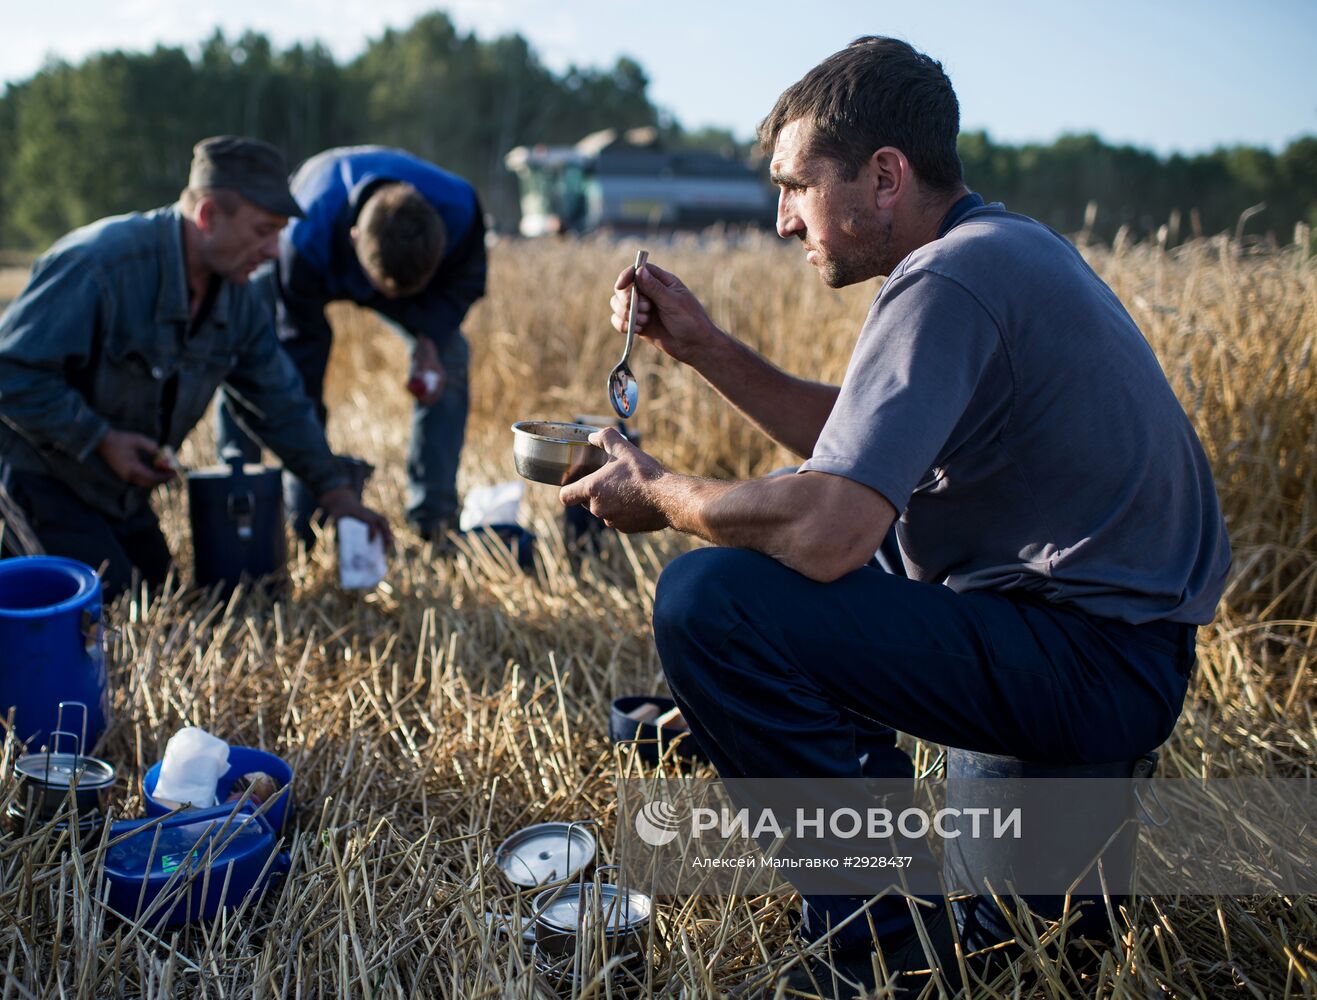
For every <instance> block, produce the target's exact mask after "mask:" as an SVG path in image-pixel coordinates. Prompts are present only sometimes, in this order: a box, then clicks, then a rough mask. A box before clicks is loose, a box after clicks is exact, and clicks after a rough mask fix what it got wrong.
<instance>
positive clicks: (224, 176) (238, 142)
mask: <svg viewBox="0 0 1317 1000" xmlns="http://www.w3.org/2000/svg"><path fill="white" fill-rule="evenodd" d="M188 187H190V188H227V189H228V190H231V191H236V192H238V194H240V195H242V196H243V197H244V198H246V199H247V200H248V201H250V202H251V203H252V204H253V205H255V206H257V207H258V208H263V209H265V210H266V211H267V212H273V213H274V214H275V215H282V216H286V217H290V218H291V217H293V216H300V215H301V214H302V208H301V206H300V205H298V204H297V199H295V198H294V197H293V195H292V192H290V191H289V190H288V164H287V163H286V162H285V161H284V155H283V153H281V152H279V150H278V149H277V148H276V147H274V146H271V145H270V144H269V143H268V142H262V141H261V140H260V139H248V138H246V137H244V136H240V135H217V136H212V137H211V138H209V139H202V140H201V141H200V142H199V143H197V144H196V145H195V146H193V147H192V171H191V173H190V174H188Z"/></svg>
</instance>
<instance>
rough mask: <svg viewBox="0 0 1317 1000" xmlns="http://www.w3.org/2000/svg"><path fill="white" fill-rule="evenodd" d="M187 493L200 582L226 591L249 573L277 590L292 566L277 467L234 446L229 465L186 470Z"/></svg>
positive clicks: (203, 585) (193, 548)
mask: <svg viewBox="0 0 1317 1000" xmlns="http://www.w3.org/2000/svg"><path fill="white" fill-rule="evenodd" d="M187 495H188V515H189V518H190V520H191V523H192V552H193V559H194V563H193V566H194V568H193V573H192V576H193V580H194V582H195V583H196V585H197V586H198V587H213V586H216V585H217V584H218V585H220V586H221V592H222V593H223V594H225V595H228V594H231V593H233V590H234V588H235V587H237V585H238V583H239V581H241V580H242V579H243V577H246V578H247V579H249V580H253V581H255V580H264V581H266V584H267V586H269V587H271V589H274V590H278V589H279V588H280V587H281V586H282V583H283V581H284V579H285V577H286V574H287V571H288V547H287V542H286V540H285V536H284V504H283V491H282V487H281V484H280V474H279V470H278V469H271V468H266V467H265V466H263V465H244V464H243V463H242V458H241V455H240V454H238V453H237V452H236V451H234V452H232V453H230V455H229V456H228V464H227V465H221V466H214V467H212V468H208V469H197V470H195V471H193V472H190V473H188V480H187Z"/></svg>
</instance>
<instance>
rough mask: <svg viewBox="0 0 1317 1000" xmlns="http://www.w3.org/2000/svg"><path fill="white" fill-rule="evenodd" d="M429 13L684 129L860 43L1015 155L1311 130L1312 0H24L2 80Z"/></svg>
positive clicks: (748, 125) (764, 98) (756, 105)
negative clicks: (910, 49) (1084, 139)
mask: <svg viewBox="0 0 1317 1000" xmlns="http://www.w3.org/2000/svg"><path fill="white" fill-rule="evenodd" d="M436 6H439V7H442V8H443V9H445V10H447V11H448V12H449V14H450V15H451V16H452V17H453V19H454V20H455V21H456V22H457V24H458V26H459V28H461V29H463V30H467V31H469V30H474V31H475V32H476V33H477V34H478V35H481V36H482V37H492V36H494V35H497V34H502V33H506V32H511V31H518V32H520V33H521V34H522V35H524V36H525V37H526V38H528V39H529V40H530V42H531V43H532V45H533V46H534V47H535V48H536V50H537V51H538V52H539V53H540V56H541V58H542V59H543V60H544V61H545V62H546V63H547V64H548V65H550V66H551V67H553V68H554V69H558V70H561V69H562V68H564V67H565V66H566V65H567V64H568V63H570V62H576V63H578V64H581V65H595V66H602V65H609V64H611V63H612V62H613V60H614V59H616V58H617V56H618V55H621V54H627V55H630V56H632V57H634V58H635V59H637V60H638V61H639V62H640V63H641V64H642V65H643V66H644V67H645V68H646V70H647V71H648V72H649V75H650V79H651V88H650V93H651V97H652V98H653V99H654V101H655V102H656V103H658V104H659V105H661V106H662V107H664V108H667V109H668V110H670V111H671V112H672V113H674V114H675V115H676V117H677V118H678V119H679V120H680V121H681V122H682V123H683V124H684V125H686V126H687V127H691V128H694V127H698V126H701V125H719V126H724V127H729V128H731V129H732V130H733V131H734V132H736V133H737V134H738V135H740V136H743V137H744V136H748V135H750V134H751V132H752V131H753V129H754V125H755V123H756V122H757V121H758V119H759V118H760V117H762V116H763V115H764V113H765V112H766V111H767V110H768V108H769V107H770V106H771V105H772V102H773V99H774V98H775V97H776V96H777V94H778V93H780V92H781V90H782V89H783V88H784V87H786V86H787V85H789V84H790V83H792V82H793V81H794V80H796V79H798V78H799V77H800V76H801V75H802V74H803V73H804V72H805V71H806V70H808V69H809V67H810V66H812V65H814V64H815V63H816V62H818V61H819V60H820V59H822V58H823V57H824V56H826V55H828V54H829V53H830V52H833V51H835V50H836V49H838V48H840V47H842V46H843V45H845V44H846V43H847V42H848V41H850V40H851V39H852V38H853V37H855V36H857V35H861V34H888V35H895V36H898V37H901V38H905V39H906V40H908V41H910V42H911V43H913V44H914V45H915V46H916V47H918V48H921V49H923V50H924V51H926V52H928V53H929V54H930V55H932V56H934V57H935V58H937V59H940V60H941V61H942V63H943V65H944V66H945V67H946V69H947V71H948V72H949V73H950V75H951V79H952V82H953V83H954V84H955V87H956V91H957V93H958V94H959V96H960V102H961V117H962V123H963V127H964V128H966V129H974V128H986V129H987V130H988V131H989V132H990V133H991V134H992V135H993V137H994V138H996V139H998V140H999V141H1005V142H1023V141H1031V140H1037V141H1042V142H1050V141H1051V140H1052V139H1054V138H1055V137H1056V136H1057V135H1059V134H1061V133H1062V132H1065V131H1072V132H1073V131H1093V132H1097V133H1098V134H1099V135H1101V136H1102V137H1103V138H1104V139H1106V140H1107V141H1109V142H1129V143H1132V144H1134V145H1138V146H1142V147H1145V148H1149V149H1153V150H1156V151H1157V152H1159V153H1168V152H1171V151H1181V152H1198V151H1202V150H1206V149H1211V148H1213V147H1215V146H1219V145H1233V144H1237V143H1245V144H1249V145H1262V146H1268V147H1270V148H1273V149H1279V148H1280V147H1282V146H1283V145H1284V144H1285V143H1286V142H1288V141H1289V140H1291V139H1293V138H1295V137H1297V136H1299V135H1305V134H1317V69H1314V64H1315V63H1317V0H1255V2H1254V3H1253V4H1252V5H1244V4H1240V3H1238V2H1224V0H1198V2H1191V0H1162V2H1157V0H1144V2H1133V0H1102V2H1097V0H1053V2H1051V3H1047V2H1042V0H1003V2H996V3H993V2H978V3H972V2H969V0H924V2H923V3H912V2H906V3H904V4H899V5H898V4H891V3H883V2H881V0H868V2H858V0H758V2H749V0H661V2H650V3H635V2H632V3H619V2H616V0H613V2H604V0H553V2H542V0H452V2H450V3H446V4H438V5H436V4H435V3H432V2H425V0H223V2H221V0H186V2H184V0H117V2H115V3H110V4H107V3H105V2H104V0H48V2H45V3H42V4H37V5H25V6H23V7H22V8H21V13H15V10H16V9H20V8H19V5H18V4H17V3H16V2H15V0H5V2H4V7H5V8H8V9H7V10H6V11H5V13H4V15H3V19H2V20H3V27H0V80H4V81H11V80H18V79H23V78H25V77H27V76H30V75H31V74H32V73H33V72H35V71H36V70H37V69H38V68H39V67H40V65H41V62H42V59H43V58H44V57H45V56H46V55H48V54H53V55H57V56H60V57H63V58H68V59H75V60H76V59H78V58H81V57H82V56H84V55H86V54H88V53H89V52H93V51H97V50H99V49H105V48H129V49H140V48H143V47H150V46H151V45H153V44H155V43H156V42H164V43H167V44H189V43H195V42H197V41H198V40H199V39H201V38H202V37H204V36H206V35H208V34H209V33H210V31H211V30H213V28H215V27H216V26H219V27H222V28H223V29H224V30H225V31H226V32H228V33H229V34H236V33H237V32H239V31H241V30H242V29H243V28H253V29H256V30H258V31H261V32H263V33H265V34H267V35H269V36H270V37H271V38H272V39H273V40H274V41H275V42H276V44H279V45H287V44H290V43H291V42H293V41H294V40H310V39H319V40H321V41H323V42H324V43H325V44H326V45H328V46H329V47H330V49H331V50H332V51H333V52H334V53H335V55H336V56H338V57H339V58H340V59H347V58H350V57H352V56H353V55H355V54H356V53H358V52H360V51H361V49H362V48H363V47H364V45H365V44H366V41H367V40H368V39H369V38H372V37H375V36H377V35H379V34H380V33H381V32H382V31H383V30H384V29H385V28H386V27H395V28H397V27H405V26H406V25H408V24H409V23H411V21H412V20H413V19H414V18H415V17H416V16H417V15H418V14H420V13H422V12H424V11H426V10H430V9H434V8H435V7H436Z"/></svg>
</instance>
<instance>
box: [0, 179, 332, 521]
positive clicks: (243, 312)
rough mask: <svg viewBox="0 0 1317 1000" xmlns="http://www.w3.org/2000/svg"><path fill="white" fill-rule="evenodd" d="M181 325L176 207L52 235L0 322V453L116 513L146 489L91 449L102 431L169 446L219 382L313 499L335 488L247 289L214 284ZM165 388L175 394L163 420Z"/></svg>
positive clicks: (307, 412)
mask: <svg viewBox="0 0 1317 1000" xmlns="http://www.w3.org/2000/svg"><path fill="white" fill-rule="evenodd" d="M189 325H190V317H189V309H188V288H187V280H186V276H185V268H184V261H183V234H182V216H181V215H180V213H179V210H178V207H177V206H176V205H175V206H170V207H168V208H162V209H157V210H156V211H153V212H147V213H145V214H133V215H124V216H117V217H115V218H111V219H103V220H102V221H100V222H97V223H93V224H92V225H90V226H86V227H84V228H82V229H78V230H75V231H74V232H72V233H69V234H68V235H67V236H65V237H63V238H62V239H61V240H60V241H59V242H58V243H56V244H55V245H54V246H53V247H51V249H50V250H49V251H48V252H47V253H46V254H45V255H44V256H43V257H41V258H40V259H39V260H38V261H37V262H36V264H35V265H33V268H32V275H31V278H30V280H29V282H28V285H27V287H26V288H25V289H23V291H22V293H21V294H20V295H19V297H18V298H17V299H15V300H14V302H13V303H12V304H11V305H10V307H9V308H8V309H7V310H6V311H5V313H4V315H3V317H0V461H3V462H4V463H6V464H8V465H10V466H12V467H14V468H16V469H22V470H25V471H29V472H39V473H44V474H46V475H49V476H53V477H55V478H57V479H59V480H60V481H62V482H63V483H64V484H65V485H67V486H68V487H69V488H70V489H71V490H72V491H73V492H74V493H75V494H76V495H77V496H78V497H79V498H80V499H81V500H82V501H83V502H85V503H87V504H89V505H90V506H92V507H93V508H95V509H97V510H99V511H102V512H104V513H105V514H107V515H109V516H110V517H115V518H124V517H128V516H130V515H131V514H134V513H136V512H137V511H139V510H141V509H142V508H143V507H144V506H145V505H146V504H147V502H148V496H149V491H148V490H145V489H142V488H141V487H137V486H132V485H130V484H129V483H126V482H124V481H123V480H122V479H120V478H119V477H118V476H117V475H115V474H114V472H113V471H112V470H111V469H110V467H109V466H108V465H106V464H105V462H104V461H102V460H101V458H100V456H99V455H97V454H96V446H97V445H98V444H100V442H101V439H102V438H103V437H104V436H105V432H106V431H107V430H108V429H109V428H114V429H115V430H120V431H135V432H136V433H138V434H144V435H146V436H147V437H149V438H151V439H152V440H155V441H158V442H160V443H161V444H167V445H169V446H171V447H175V448H176V447H178V446H179V445H180V444H181V443H182V441H183V438H185V437H186V436H187V434H188V432H189V431H190V430H192V428H193V426H195V425H196V423H197V421H199V420H200V419H201V417H202V415H203V414H204V413H205V412H206V406H207V404H209V402H210V399H211V396H213V395H214V393H215V390H216V389H217V388H219V387H220V386H221V385H222V386H223V387H224V390H225V393H226V395H227V397H228V399H229V401H230V403H231V404H232V405H233V407H234V409H235V411H236V413H237V414H238V416H239V418H240V420H242V422H243V423H245V424H246V425H247V426H248V427H249V428H250V429H251V430H252V431H253V432H254V433H255V434H256V435H257V436H258V437H259V438H260V439H261V440H262V441H264V442H265V443H266V444H267V445H268V446H269V448H270V449H271V450H272V451H274V452H275V453H276V454H277V455H278V456H279V457H280V458H281V459H282V460H283V462H284V464H285V465H287V466H288V468H289V469H291V470H292V471H293V472H294V473H296V474H297V476H298V477H299V478H301V479H303V480H304V481H305V482H307V483H308V485H310V487H311V489H312V490H313V492H315V494H316V495H323V494H324V493H325V492H327V491H328V490H330V489H333V488H334V487H336V486H341V485H345V484H346V482H347V479H346V477H345V476H344V475H343V473H342V472H341V470H340V469H339V467H338V463H337V462H336V461H335V459H334V457H333V454H332V453H331V452H330V450H329V445H328V444H327V443H326V441H325V435H324V432H323V431H322V430H321V428H320V425H319V423H318V422H317V421H316V417H315V413H314V411H313V409H312V405H311V401H310V400H309V399H307V397H306V394H305V393H304V392H303V390H302V382H301V378H300V377H299V376H298V374H297V371H296V370H295V369H294V368H293V366H292V364H291V362H289V361H288V359H287V356H286V355H285V354H284V352H283V351H282V350H281V349H280V347H279V342H278V340H277V338H276V337H275V334H274V325H273V316H272V314H271V312H270V310H269V309H268V308H267V307H266V306H265V304H264V303H262V302H261V301H260V300H259V299H258V298H257V296H256V295H255V294H254V293H253V291H252V290H251V289H249V288H248V287H246V286H240V285H235V284H232V283H230V282H224V283H223V284H222V285H221V287H220V290H219V293H218V295H217V297H216V299H215V302H214V305H213V307H212V308H211V310H210V313H209V315H208V316H207V317H206V318H205V319H204V321H203V322H202V323H201V324H200V325H199V327H198V328H197V329H196V330H194V331H192V332H191V334H189V329H188V328H189ZM175 376H177V380H175ZM171 384H172V386H174V387H175V388H176V391H175V388H170V389H168V390H167V386H170V385H171ZM167 392H168V394H169V395H172V396H174V400H175V401H174V404H173V407H172V413H171V414H170V415H169V416H168V419H167V423H168V426H164V424H165V423H166V413H165V410H166V408H167V402H166V394H167Z"/></svg>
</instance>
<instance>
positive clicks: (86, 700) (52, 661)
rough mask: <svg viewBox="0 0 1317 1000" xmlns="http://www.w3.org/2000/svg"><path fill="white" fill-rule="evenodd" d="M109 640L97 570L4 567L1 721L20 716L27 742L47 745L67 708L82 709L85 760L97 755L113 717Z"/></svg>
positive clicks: (4, 563)
mask: <svg viewBox="0 0 1317 1000" xmlns="http://www.w3.org/2000/svg"><path fill="white" fill-rule="evenodd" d="M102 639H103V632H102V628H101V581H100V578H99V577H98V576H97V575H96V574H95V572H93V570H92V568H91V567H90V566H87V565H85V564H84V563H80V562H78V561H77V560H76V559H65V558H62V557H60V556H19V557H17V558H14V559H2V560H0V717H2V716H3V715H4V713H6V712H8V711H9V709H11V708H12V709H13V710H14V733H15V735H17V736H18V738H19V739H21V740H23V742H25V743H27V744H28V745H29V746H39V745H41V743H42V742H43V741H45V740H46V738H47V737H48V735H49V734H50V732H51V731H52V730H54V729H55V728H56V717H57V715H58V713H59V703H60V702H81V703H82V704H84V705H86V706H87V720H86V722H87V738H86V744H87V745H86V746H84V747H82V748H81V749H80V752H81V753H90V752H91V748H92V747H93V746H95V745H96V740H97V739H98V738H99V737H100V735H101V733H102V732H103V731H104V730H105V723H106V715H107V701H106V682H105V651H104V645H103V641H102ZM64 721H65V723H66V728H67V723H68V722H69V720H68V719H66V720H64ZM78 722H79V723H80V722H81V720H78Z"/></svg>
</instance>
